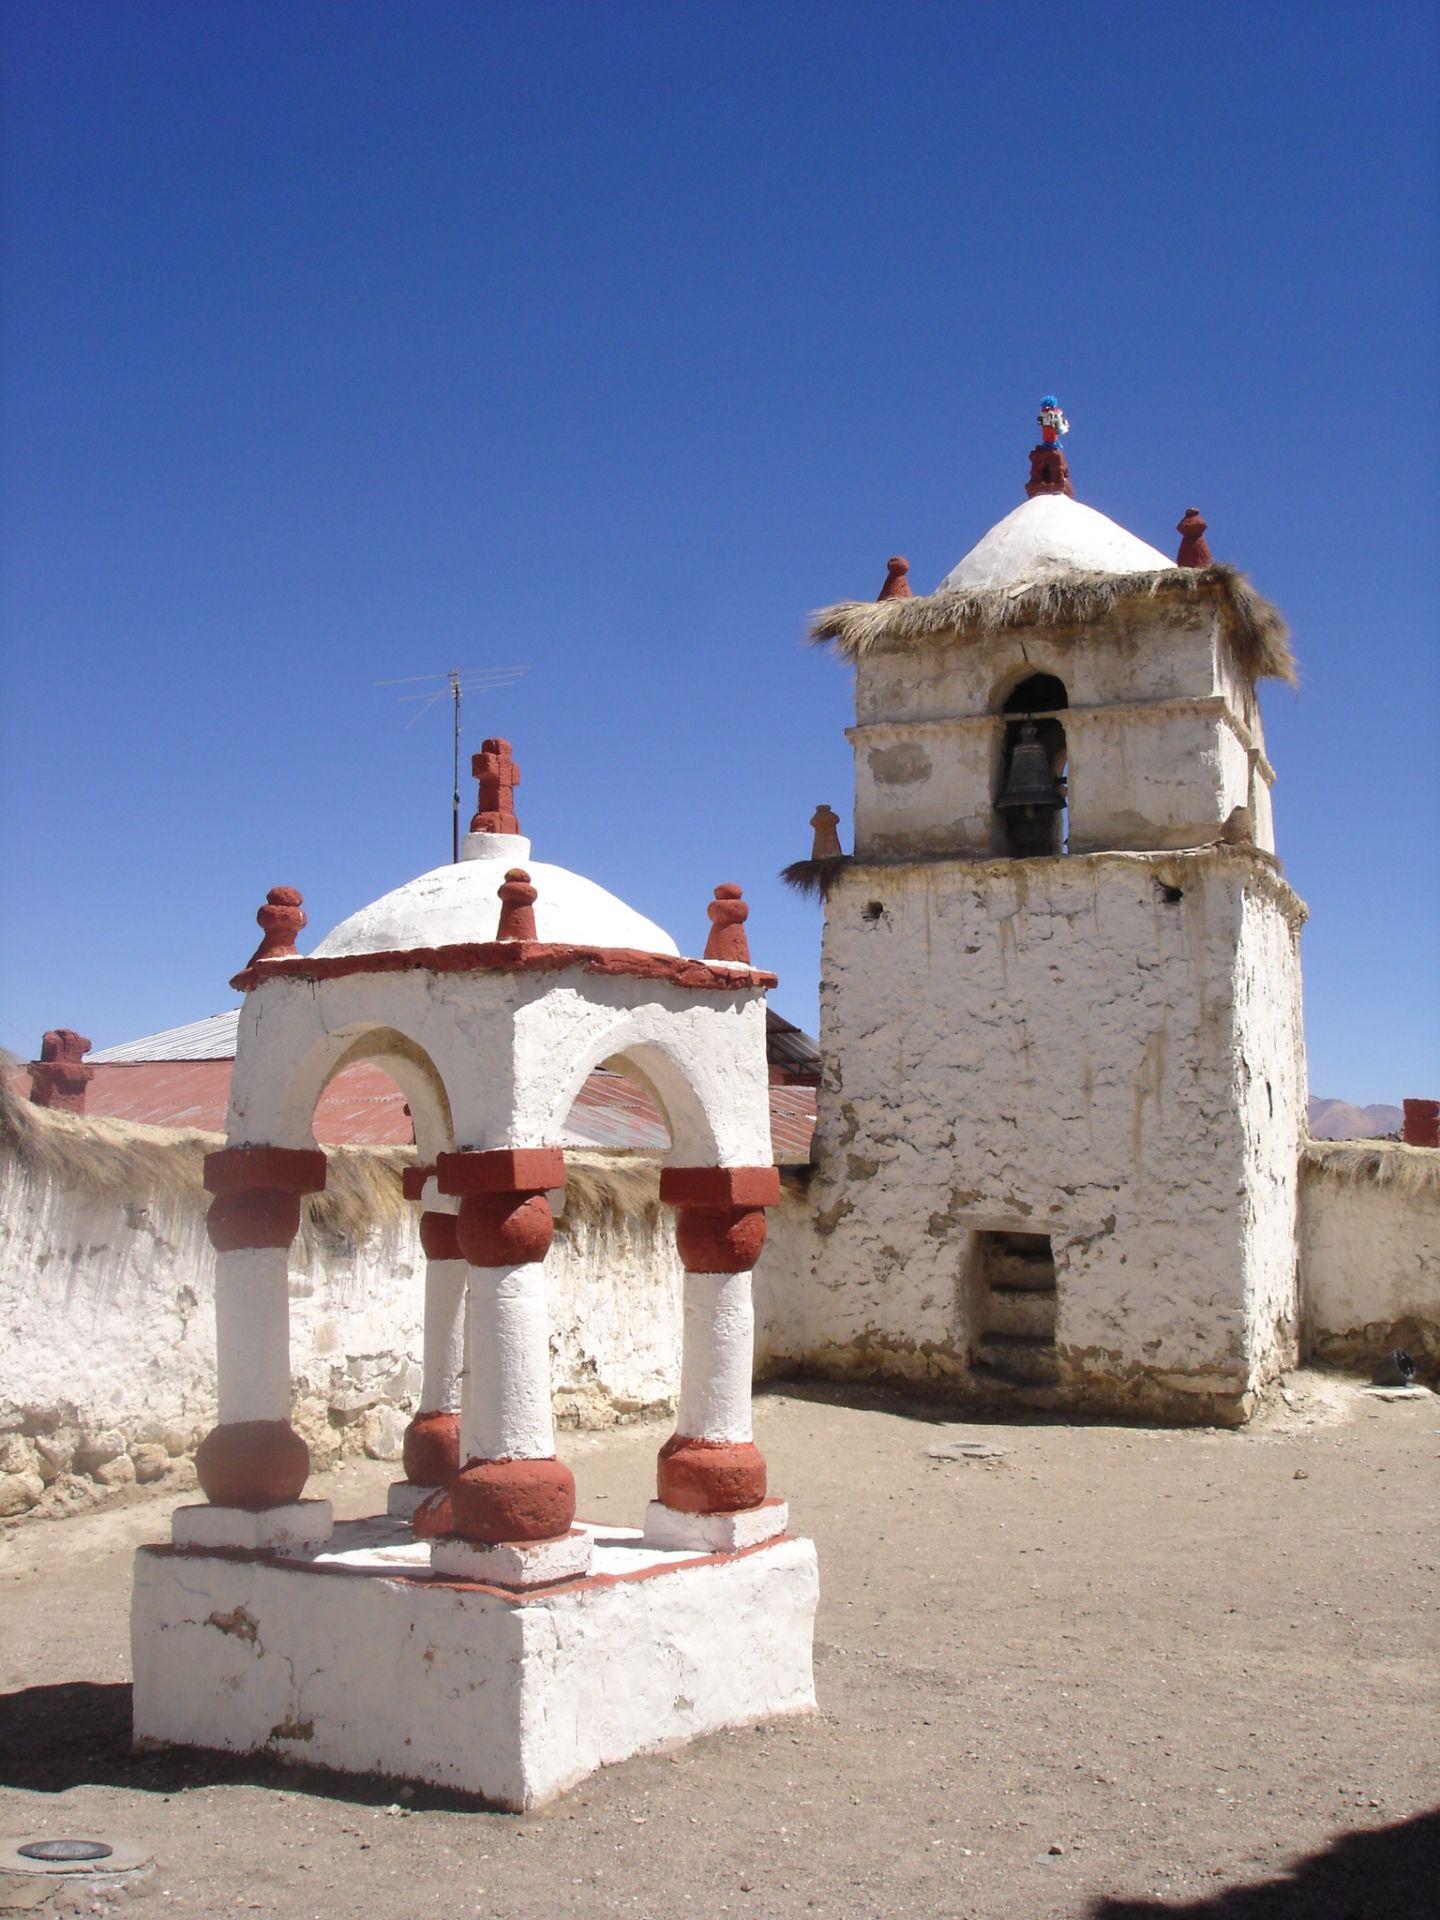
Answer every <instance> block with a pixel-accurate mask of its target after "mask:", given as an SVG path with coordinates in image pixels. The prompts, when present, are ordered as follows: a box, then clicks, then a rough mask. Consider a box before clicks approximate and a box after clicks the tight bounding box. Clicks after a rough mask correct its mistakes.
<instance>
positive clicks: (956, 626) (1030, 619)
mask: <svg viewBox="0 0 1440 1920" xmlns="http://www.w3.org/2000/svg"><path fill="white" fill-rule="evenodd" d="M1156 603H1160V604H1161V605H1162V606H1169V607H1174V608H1177V609H1178V608H1182V607H1187V606H1197V605H1210V606H1212V607H1214V608H1216V609H1217V610H1218V612H1219V614H1220V617H1221V620H1222V622H1223V625H1224V629H1225V633H1226V636H1227V638H1228V640H1229V642H1230V645H1231V648H1232V649H1233V651H1234V654H1235V658H1236V660H1237V661H1238V662H1239V665H1240V667H1241V669H1242V670H1243V671H1244V672H1245V673H1247V674H1248V675H1249V677H1250V678H1251V680H1264V679H1267V678H1268V679H1272V680H1286V681H1288V682H1289V683H1290V684H1291V685H1292V686H1293V685H1294V684H1295V682H1296V677H1297V676H1296V670H1295V656H1294V654H1293V653H1292V652H1291V649H1290V636H1289V630H1288V629H1287V627H1286V625H1285V621H1284V619H1283V617H1282V616H1281V614H1280V612H1279V611H1278V609H1277V608H1275V607H1273V606H1271V604H1270V602H1269V601H1268V600H1264V599H1262V598H1261V597H1260V595H1259V594H1258V593H1256V591H1255V589H1254V588H1253V587H1252V586H1251V585H1250V583H1249V581H1248V580H1247V579H1246V578H1245V576H1244V575H1243V574H1242V573H1240V572H1239V571H1238V570H1237V569H1236V568H1235V567H1227V566H1214V567H1198V568H1197V567H1167V568H1164V569H1163V570H1159V571H1156V572H1151V573H1056V574H1051V575H1049V576H1047V577H1045V578H1043V579H1039V580H1034V581H1030V582H1021V583H1018V584H1017V585H1015V586H1011V587H983V588H980V587H977V588H963V589H960V590H959V591H952V592H949V593H931V594H924V595H921V596H918V597H916V598H912V599H909V600H842V601H840V602H839V603H838V604H837V605H835V606H833V607H822V608H821V610H820V611H819V612H818V613H816V614H814V615H812V617H811V621H810V638H811V639H812V640H815V641H817V642H822V643H823V642H826V641H833V642H834V644H835V645H836V646H837V647H838V648H839V649H840V651H841V652H842V653H843V654H845V655H846V657H847V658H848V659H851V660H861V659H864V658H865V656H866V655H867V654H872V653H901V652H905V651H907V650H909V649H912V648H919V647H924V646H928V645H931V644H932V643H934V642H937V641H941V642H943V641H954V640H967V639H978V638H979V637H980V636H981V635H983V634H989V633H999V632H1003V631H1004V630H1005V629H1006V628H1007V627H1056V628H1077V627H1078V628H1083V627H1090V626H1094V625H1095V624H1096V623H1097V622H1098V621H1101V620H1104V619H1107V618H1111V617H1113V616H1114V615H1115V614H1116V613H1117V612H1122V611H1127V610H1133V611H1136V612H1138V611H1142V610H1144V609H1146V608H1148V607H1150V606H1153V605H1155V604H1156Z"/></svg>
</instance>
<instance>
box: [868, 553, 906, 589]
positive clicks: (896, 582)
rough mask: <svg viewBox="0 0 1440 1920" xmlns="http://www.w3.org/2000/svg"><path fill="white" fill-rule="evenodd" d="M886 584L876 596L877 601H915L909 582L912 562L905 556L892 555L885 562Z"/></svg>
mask: <svg viewBox="0 0 1440 1920" xmlns="http://www.w3.org/2000/svg"><path fill="white" fill-rule="evenodd" d="M885 567H886V573H885V584H884V586H883V587H881V589H880V591H879V593H877V594H876V596H875V598H876V599H877V600H913V599H914V598H915V594H914V590H913V589H912V587H911V585H910V582H909V580H908V579H907V578H906V576H907V574H908V573H909V571H910V562H909V561H908V560H907V559H906V558H905V556H904V555H903V554H900V553H892V554H891V556H890V558H889V559H888V560H887V561H886V562H885Z"/></svg>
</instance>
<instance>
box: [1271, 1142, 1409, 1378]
mask: <svg viewBox="0 0 1440 1920" xmlns="http://www.w3.org/2000/svg"><path fill="white" fill-rule="evenodd" d="M1373 1151H1374V1156H1375V1159H1376V1161H1377V1163H1378V1165H1377V1171H1376V1173H1375V1175H1373V1176H1369V1177H1360V1178H1347V1179H1339V1178H1336V1177H1334V1176H1333V1175H1327V1174H1325V1173H1322V1172H1320V1171H1319V1170H1318V1169H1317V1168H1315V1167H1313V1166H1311V1165H1310V1164H1309V1163H1308V1162H1305V1163H1302V1166H1301V1181H1300V1260H1301V1273H1302V1276H1303V1280H1304V1335H1305V1345H1306V1349H1307V1351H1308V1352H1311V1353H1318V1354H1319V1355H1320V1356H1321V1357H1330V1358H1335V1359H1337V1360H1344V1359H1347V1358H1352V1357H1353V1358H1355V1359H1360V1358H1362V1357H1363V1358H1370V1359H1373V1358H1375V1357H1377V1355H1378V1353H1379V1352H1381V1351H1383V1350H1385V1349H1387V1348H1389V1347H1391V1346H1393V1345H1394V1344H1395V1342H1396V1339H1397V1338H1398V1337H1401V1334H1402V1332H1403V1338H1404V1339H1405V1340H1407V1341H1408V1340H1414V1341H1415V1343H1416V1345H1417V1346H1422V1345H1423V1344H1424V1339H1425V1336H1426V1335H1427V1334H1428V1336H1429V1341H1430V1344H1431V1346H1432V1349H1433V1350H1435V1351H1437V1352H1440V1183H1424V1182H1420V1181H1415V1182H1414V1183H1413V1184H1407V1183H1404V1182H1403V1181H1402V1179H1400V1178H1397V1174H1398V1172H1399V1169H1398V1167H1397V1166H1396V1164H1395V1163H1396V1162H1398V1161H1400V1160H1402V1159H1403V1158H1404V1157H1406V1156H1408V1155H1419V1154H1422V1153H1425V1151H1426V1150H1425V1149H1423V1148H1418V1147H1409V1148H1407V1147H1403V1146H1393V1145H1377V1146H1376V1147H1375V1148H1374V1150H1373ZM1428 1157H1429V1158H1431V1159H1440V1155H1437V1154H1436V1153H1435V1150H1434V1149H1433V1148H1431V1149H1430V1150H1429V1153H1428Z"/></svg>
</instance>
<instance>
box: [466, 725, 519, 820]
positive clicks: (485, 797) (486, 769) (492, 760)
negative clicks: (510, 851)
mask: <svg viewBox="0 0 1440 1920" xmlns="http://www.w3.org/2000/svg"><path fill="white" fill-rule="evenodd" d="M470 771H471V773H473V774H474V776H475V778H476V779H477V780H478V781H479V782H480V804H479V807H478V808H477V809H476V813H475V818H474V819H473V820H472V821H471V822H470V831H471V832H472V833H519V831H520V822H519V821H518V820H517V819H516V817H515V789H516V787H518V786H519V784H520V769H519V767H517V766H516V764H515V762H514V761H513V760H512V759H511V757H510V742H509V741H508V740H482V741H481V742H480V751H479V753H477V754H473V755H472V756H471V759H470Z"/></svg>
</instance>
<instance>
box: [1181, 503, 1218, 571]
mask: <svg viewBox="0 0 1440 1920" xmlns="http://www.w3.org/2000/svg"><path fill="white" fill-rule="evenodd" d="M1207 524H1208V523H1207V522H1206V521H1204V520H1202V519H1201V518H1200V509H1199V508H1198V507H1186V509H1185V518H1184V519H1183V520H1177V521H1176V523H1175V531H1176V532H1177V533H1178V534H1179V535H1180V552H1179V555H1178V556H1177V558H1176V561H1175V564H1176V566H1177V567H1209V566H1213V565H1214V562H1213V561H1212V559H1211V557H1210V549H1209V547H1208V546H1207V545H1206V542H1205V528H1206V525H1207Z"/></svg>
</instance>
